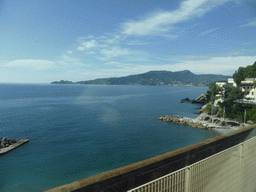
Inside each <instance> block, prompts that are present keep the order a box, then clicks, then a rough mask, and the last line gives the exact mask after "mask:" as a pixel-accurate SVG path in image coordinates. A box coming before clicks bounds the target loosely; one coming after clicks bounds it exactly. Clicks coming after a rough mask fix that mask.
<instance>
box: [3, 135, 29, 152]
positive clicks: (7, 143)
mask: <svg viewBox="0 0 256 192" xmlns="http://www.w3.org/2000/svg"><path fill="white" fill-rule="evenodd" d="M28 141H29V140H28V139H23V140H19V141H16V140H15V139H6V138H1V137H0V155H3V154H5V153H8V152H9V151H11V150H13V149H15V148H17V147H19V146H21V145H23V144H25V143H27V142H28Z"/></svg>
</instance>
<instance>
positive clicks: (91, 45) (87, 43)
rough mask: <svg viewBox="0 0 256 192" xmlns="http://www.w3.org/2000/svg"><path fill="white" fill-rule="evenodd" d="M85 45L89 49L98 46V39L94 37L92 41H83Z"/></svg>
mask: <svg viewBox="0 0 256 192" xmlns="http://www.w3.org/2000/svg"><path fill="white" fill-rule="evenodd" d="M83 46H84V48H87V49H89V48H93V47H96V46H97V41H95V40H94V39H93V40H91V41H86V42H84V43H83Z"/></svg>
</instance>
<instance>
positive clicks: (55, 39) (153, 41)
mask: <svg viewBox="0 0 256 192" xmlns="http://www.w3.org/2000/svg"><path fill="white" fill-rule="evenodd" d="M255 53H256V1H255V0H214V1H213V0H157V1H156V0H137V1H135V0H86V1H84V0H73V1H72V0H62V1H52V0H43V1H42V0H0V82H1V83H50V82H52V81H59V80H70V81H74V82H76V81H84V80H92V79H96V78H108V77H121V76H128V75H133V74H140V73H145V72H148V71H156V70H166V71H181V70H190V71H191V72H193V73H195V74H222V75H232V74H233V73H234V72H235V71H236V70H237V69H238V68H239V67H240V66H242V67H245V66H247V65H252V64H253V63H254V62H255V61H256V56H255Z"/></svg>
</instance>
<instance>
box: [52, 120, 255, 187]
mask: <svg viewBox="0 0 256 192" xmlns="http://www.w3.org/2000/svg"><path fill="white" fill-rule="evenodd" d="M255 128H256V125H252V126H249V127H245V128H242V129H240V130H238V131H234V132H232V133H229V134H227V135H221V136H217V137H214V138H211V139H208V140H205V141H203V142H199V143H196V144H193V145H190V146H187V147H184V148H181V149H178V150H175V151H171V152H168V153H165V154H162V155H159V156H156V157H153V158H150V159H146V160H144V161H140V162H137V163H134V164H130V165H127V166H124V167H121V168H118V169H114V170H111V171H108V172H105V173H102V174H99V175H95V176H92V177H89V178H86V179H82V180H80V181H75V182H73V183H70V184H66V185H63V186H60V187H57V188H54V189H51V190H48V192H59V191H86V192H92V191H93V192H110V191H111V192H122V191H127V190H130V189H133V188H135V187H138V186H140V185H142V184H144V183H147V182H149V181H152V180H154V179H157V178H159V177H162V176H164V175H166V174H168V173H171V172H173V171H176V170H179V169H181V168H184V167H186V166H188V165H191V164H193V163H196V162H198V161H200V160H202V159H204V158H207V157H209V156H211V155H214V154H216V153H218V152H220V151H223V150H225V149H227V148H229V147H232V146H234V145H237V144H239V143H241V142H243V141H245V140H247V139H249V138H251V137H253V136H255V135H256V133H255V132H256V131H255V130H254V129H255Z"/></svg>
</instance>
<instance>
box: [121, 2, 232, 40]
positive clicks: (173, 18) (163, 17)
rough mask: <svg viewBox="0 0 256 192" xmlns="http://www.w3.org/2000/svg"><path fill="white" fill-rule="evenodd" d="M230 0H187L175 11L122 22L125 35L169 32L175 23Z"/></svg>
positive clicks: (203, 12) (201, 13) (196, 15)
mask: <svg viewBox="0 0 256 192" xmlns="http://www.w3.org/2000/svg"><path fill="white" fill-rule="evenodd" d="M228 1H230V0H214V1H209V0H186V1H184V2H182V3H181V5H180V7H179V9H177V10H175V11H159V12H155V13H152V14H149V15H148V16H147V17H146V18H144V19H142V20H141V21H129V22H125V23H123V24H122V33H123V34H125V35H138V36H141V35H159V34H164V33H167V32H169V31H170V30H171V29H173V28H174V25H175V24H177V23H180V22H183V21H187V20H189V19H193V18H195V17H200V16H203V15H204V14H205V13H207V12H208V11H210V10H211V9H213V8H214V7H217V6H219V5H222V4H224V3H226V2H228Z"/></svg>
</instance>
